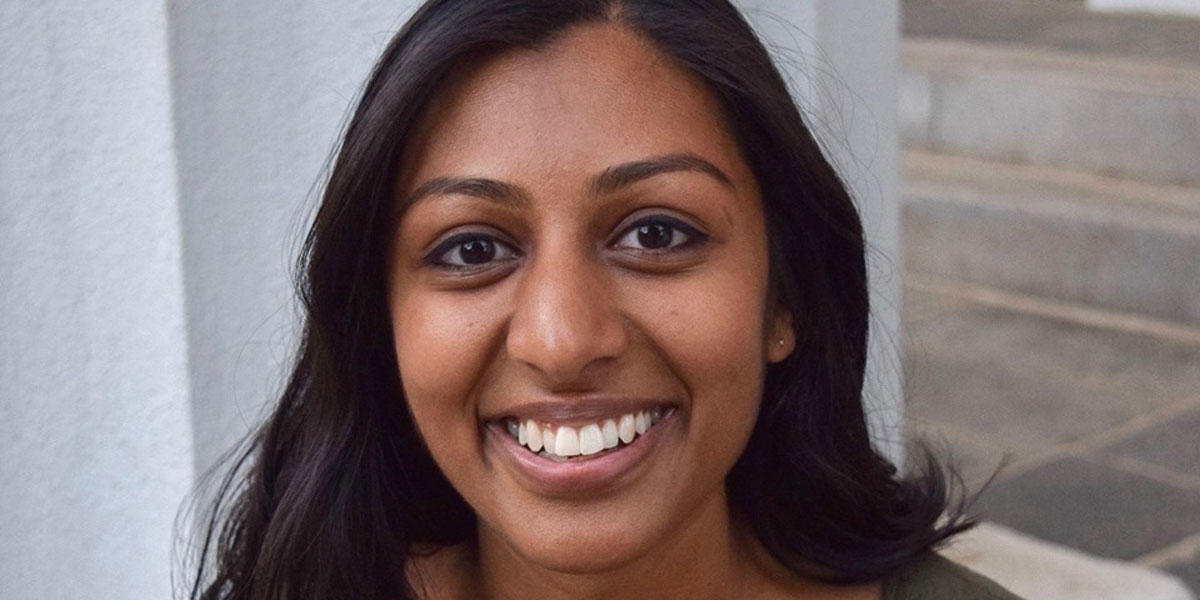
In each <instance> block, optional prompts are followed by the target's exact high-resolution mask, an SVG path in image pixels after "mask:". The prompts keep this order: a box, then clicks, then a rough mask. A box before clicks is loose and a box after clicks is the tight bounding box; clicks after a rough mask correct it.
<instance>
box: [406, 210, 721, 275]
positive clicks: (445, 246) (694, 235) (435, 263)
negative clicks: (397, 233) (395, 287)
mask: <svg viewBox="0 0 1200 600" xmlns="http://www.w3.org/2000/svg"><path fill="white" fill-rule="evenodd" d="M653 225H660V226H665V227H666V228H667V229H668V231H671V232H672V235H671V241H670V242H669V243H673V242H674V241H675V235H674V234H675V233H682V234H683V235H684V236H686V239H685V240H684V241H683V242H682V243H680V244H676V245H674V246H668V247H666V248H635V249H634V250H636V251H637V252H638V253H639V254H642V255H665V254H672V253H675V252H682V251H686V250H690V249H692V248H694V247H696V246H700V245H702V244H704V243H705V242H707V241H708V234H705V233H702V232H701V231H699V230H698V229H696V228H695V227H692V226H691V225H688V224H687V223H684V222H683V221H681V220H679V219H676V218H673V217H668V216H665V215H656V216H652V217H647V218H644V219H641V220H639V221H637V222H635V223H633V224H631V225H630V226H629V227H627V228H625V230H624V231H622V232H621V235H620V236H619V237H618V238H617V240H618V241H620V240H623V239H625V238H626V237H629V235H631V234H633V235H636V233H637V231H638V229H639V228H641V227H645V226H653ZM474 241H486V242H489V243H491V244H492V245H493V246H495V247H496V248H497V249H499V248H505V249H507V252H508V253H509V254H513V255H515V254H517V253H516V251H515V250H513V249H512V247H511V246H510V245H509V244H507V243H504V242H501V241H499V240H497V239H496V237H495V236H492V235H489V234H486V233H482V232H466V233H460V234H457V235H453V236H451V237H449V238H447V239H446V240H445V241H444V242H442V243H441V244H438V246H437V248H434V249H433V251H432V252H430V253H429V255H428V256H426V257H425V259H424V260H423V261H422V263H423V264H425V265H428V266H432V267H435V268H439V269H443V270H446V271H451V272H468V271H477V270H481V269H484V268H486V267H487V266H488V265H490V264H492V263H494V262H497V261H496V260H495V259H493V260H491V261H488V262H487V263H482V264H478V265H458V264H451V263H448V262H446V261H444V260H442V259H443V257H444V256H446V255H447V254H449V253H451V252H453V251H456V250H460V249H461V248H462V246H464V245H465V244H466V243H468V242H474ZM496 252H497V254H500V250H497V251H496Z"/></svg>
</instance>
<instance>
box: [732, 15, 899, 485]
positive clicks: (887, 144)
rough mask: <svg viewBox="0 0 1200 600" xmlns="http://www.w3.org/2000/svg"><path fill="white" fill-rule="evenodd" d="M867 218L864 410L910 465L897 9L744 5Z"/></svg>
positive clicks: (881, 440) (884, 443)
mask: <svg viewBox="0 0 1200 600" xmlns="http://www.w3.org/2000/svg"><path fill="white" fill-rule="evenodd" d="M738 4H739V5H740V6H741V7H743V9H744V10H745V12H746V15H747V17H749V18H750V20H751V22H752V23H754V26H755V27H756V28H757V29H758V31H759V32H760V33H761V34H762V35H763V36H764V37H765V38H766V40H767V42H768V44H769V47H771V48H772V50H773V51H774V55H775V58H776V60H777V61H778V63H779V64H780V67H781V68H782V69H783V71H784V72H785V77H788V78H789V79H790V83H791V84H792V87H793V93H794V94H795V96H796V97H797V98H798V100H799V102H800V105H801V107H802V109H803V111H804V113H805V117H806V118H807V120H808V122H809V124H810V126H811V127H812V129H813V131H814V133H815V134H816V136H817V138H818V140H819V141H820V142H821V145H822V147H823V148H824V149H825V151H826V153H827V154H828V155H829V156H830V157H831V158H832V160H833V163H834V165H835V166H836V167H837V170H838V172H839V173H840V174H841V176H842V179H843V180H844V181H845V182H846V184H847V185H848V186H849V187H850V190H851V192H852V194H853V195H854V198H855V200H856V201H857V203H858V206H859V209H860V211H861V212H862V217H863V226H864V229H865V230H866V235H867V243H868V245H869V250H868V257H867V263H868V268H869V270H870V285H871V311H872V316H871V331H870V337H871V341H870V359H869V360H868V363H867V382H866V386H865V392H864V394H865V398H864V408H865V410H866V411H867V417H868V419H869V421H870V424H871V427H872V434H873V436H874V437H875V440H876V445H877V447H879V448H880V449H881V450H882V451H883V452H885V453H886V454H887V455H888V456H890V457H891V458H892V459H893V460H896V461H898V462H901V461H902V460H903V436H902V432H901V419H902V417H903V410H904V397H903V378H902V370H901V365H900V339H899V333H898V332H899V327H900V313H899V306H900V272H899V268H900V261H899V255H900V236H899V221H900V183H899V131H898V125H897V115H896V111H897V108H896V106H897V85H898V83H897V82H898V79H897V78H898V69H899V55H898V47H899V46H898V45H899V35H900V21H899V7H898V5H897V2H896V0H742V1H740V2H738Z"/></svg>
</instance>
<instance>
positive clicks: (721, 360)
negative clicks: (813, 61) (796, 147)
mask: <svg viewBox="0 0 1200 600" xmlns="http://www.w3.org/2000/svg"><path fill="white" fill-rule="evenodd" d="M419 130H420V131H419V135H418V136H416V137H415V138H414V139H413V141H412V143H411V144H410V146H409V147H408V148H407V149H406V156H405V161H404V165H403V168H402V170H401V173H400V174H399V181H398V189H397V202H406V201H410V200H411V205H410V206H409V208H407V210H406V211H405V212H404V213H403V215H402V217H401V219H400V221H399V224H398V226H397V230H396V234H395V239H394V247H393V249H392V255H391V257H390V258H391V263H390V269H389V281H388V290H389V304H390V310H391V315H392V328H393V334H394V339H395V348H396V356H397V361H398V367H399V372H400V377H401V381H402V382H403V388H404V394H405V396H406V398H407V400H408V403H409V406H410V407H411V410H412V413H413V416H414V418H415V420H416V424H417V427H418V428H419V430H420V433H421V435H422V436H423V438H424V440H425V442H426V444H427V445H428V447H429V451H430V452H431V454H432V455H433V458H434V460H435V461H436V462H437V464H438V466H439V467H440V468H441V469H442V471H443V472H444V473H445V474H446V476H447V478H448V479H449V480H450V482H451V483H452V484H453V485H454V486H455V488H456V489H457V490H458V491H459V492H460V493H461V494H462V496H463V497H464V498H465V499H466V501H467V502H468V503H469V504H470V505H471V506H472V508H473V509H474V510H475V512H476V513H477V514H478V515H479V522H480V528H481V529H480V542H481V545H483V544H485V543H491V542H495V543H494V544H493V545H492V547H494V548H499V549H500V551H501V552H505V553H509V554H511V555H513V556H517V557H520V558H522V559H527V560H533V561H535V562H537V563H538V564H541V565H545V566H548V567H550V568H554V569H558V570H566V571H571V572H594V571H599V570H604V569H607V568H611V567H614V566H618V565H621V564H626V563H628V562H629V561H630V560H632V559H635V558H637V557H639V556H641V555H644V554H646V553H649V552H652V551H654V550H655V549H656V547H658V546H660V545H662V544H671V543H673V540H678V539H680V538H681V537H683V536H686V535H693V534H699V533H701V530H703V529H704V528H706V527H710V525H711V522H716V521H718V520H721V519H725V520H727V514H726V512H725V496H724V489H723V481H724V479H725V476H726V474H727V473H728V472H729V470H730V468H731V467H732V466H733V464H734V462H735V461H736V460H737V458H738V456H739V455H740V454H741V452H742V449H743V448H744V447H745V444H746V442H747V439H748V438H749V435H750V432H751V429H752V427H753V424H754V421H755V417H756V414H757V410H758V404H759V398H760V394H761V391H762V382H763V376H764V369H765V366H766V363H767V362H775V361H779V360H782V359H783V358H784V357H786V356H787V354H788V353H789V352H791V350H792V347H793V339H792V334H791V328H790V325H789V324H790V321H789V318H790V317H789V316H788V315H787V314H785V313H776V312H775V311H772V312H771V316H770V318H769V319H764V315H766V314H768V313H767V312H766V311H765V306H764V302H765V297H766V292H767V240H766V233H765V223H764V217H763V211H762V206H761V199H760V196H759V190H758V187H757V184H756V182H755V179H754V177H753V175H752V174H751V172H750V170H749V168H748V167H747V165H746V164H745V163H744V162H743V159H742V158H741V155H740V152H739V149H738V147H737V144H736V143H735V140H734V138H733V136H732V135H731V133H730V131H728V129H727V128H726V126H725V125H724V123H723V121H722V118H721V116H720V111H719V107H718V104H717V101H716V100H715V98H714V97H713V96H712V95H711V93H710V92H709V91H708V90H707V89H706V88H705V87H704V85H703V84H702V83H701V82H700V81H699V80H697V79H696V78H694V77H692V76H691V75H689V74H688V73H686V72H685V71H683V70H682V69H680V68H678V67H676V66H674V65H673V64H672V62H671V61H670V60H669V59H668V58H666V57H665V56H664V55H662V54H660V53H659V52H657V51H656V50H654V49H653V48H652V47H651V46H650V45H649V44H648V43H646V42H645V41H643V40H642V39H641V38H640V37H637V36H636V35H634V34H632V33H630V32H628V31H627V30H625V29H621V28H619V27H616V26H611V25H603V26H602V25H593V26H586V27H580V28H575V29H572V30H570V32H569V33H568V35H566V36H564V37H563V38H561V39H560V40H559V41H557V42H556V43H555V44H553V45H551V46H549V47H547V48H545V49H543V50H540V51H531V50H511V51H507V52H504V53H502V54H499V55H496V56H493V57H490V58H488V59H486V60H483V61H477V62H474V63H472V64H469V65H463V66H461V67H460V68H457V69H455V71H454V73H453V75H452V76H451V77H450V79H449V80H448V81H447V82H445V83H444V84H443V85H442V86H441V88H440V90H439V91H438V92H437V94H436V95H435V97H434V99H433V100H432V102H431V104H430V108H429V111H428V114H427V115H426V116H425V118H424V120H423V122H422V124H421V127H420V128H419ZM522 441H523V442H524V444H523V445H522V443H521V442H522ZM689 532H690V533H689Z"/></svg>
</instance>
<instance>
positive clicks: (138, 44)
mask: <svg viewBox="0 0 1200 600" xmlns="http://www.w3.org/2000/svg"><path fill="white" fill-rule="evenodd" d="M414 4H415V2H413V1H412V0H402V1H399V2H395V1H392V2H386V1H384V0H356V1H355V2H351V3H338V4H336V5H335V4H333V3H303V4H302V3H284V2H256V3H246V2H236V1H233V0H206V1H204V2H199V1H194V0H168V1H167V2H166V3H165V6H164V2H162V1H161V0H158V1H152V0H140V1H135V2H125V3H115V4H114V3H106V4H105V5H104V6H103V8H101V7H99V5H87V4H86V3H76V2H70V1H68V0H43V1H42V2H15V1H10V2H0V72H2V73H3V74H4V76H3V77H0V481H3V482H4V485H2V486H0V539H2V540H3V542H2V543H0V598H3V599H4V600H9V599H26V598H28V599H35V598H36V599H42V598H56V599H57V598H165V597H169V595H170V593H169V570H170V567H171V560H172V556H171V553H170V547H171V539H170V536H171V525H172V519H173V518H174V516H175V514H176V510H177V509H178V508H179V507H180V505H181V503H182V502H183V501H184V499H185V495H186V494H187V493H188V492H189V491H190V486H191V485H192V482H193V481H194V479H195V477H196V476H197V475H198V474H199V473H200V472H202V471H203V470H205V469H207V468H208V467H209V466H210V465H211V464H212V463H213V461H214V459H215V458H216V457H217V456H218V455H219V454H220V453H221V452H223V451H224V450H225V449H226V448H227V447H228V446H229V445H230V444H232V443H233V442H234V441H236V439H237V438H238V437H240V436H241V435H242V434H243V433H244V432H245V431H246V430H247V429H248V428H249V427H250V426H251V425H252V424H253V423H254V422H255V421H256V420H257V418H258V417H259V416H260V415H261V410H262V406H263V405H264V403H266V402H269V401H271V400H273V398H274V396H275V395H276V393H277V392H278V390H279V386H280V384H281V381H282V378H283V375H284V373H283V370H284V368H285V367H286V364H287V359H288V358H289V355H290V352H291V349H292V347H293V344H294V342H295V339H294V334H295V323H296V320H295V314H294V311H293V306H292V303H291V287H290V281H289V278H290V275H291V266H292V262H293V260H294V255H295V252H296V250H297V246H298V243H299V241H300V239H301V237H302V236H303V233H304V230H305V227H306V225H307V223H308V219H309V217H310V209H311V207H312V205H313V203H314V202H315V198H314V197H312V196H310V190H311V189H312V188H313V186H314V185H316V184H318V183H319V177H320V174H321V167H322V165H323V164H324V161H325V159H326V157H327V156H328V153H329V151H330V149H331V148H332V146H333V144H334V142H335V141H336V138H337V134H338V132H339V130H340V126H341V124H342V119H343V117H344V115H345V114H346V111H347V110H348V109H349V105H350V103H351V102H352V100H353V99H354V98H355V96H356V94H357V92H358V89H359V86H360V85H361V84H362V81H363V79H364V78H365V76H366V74H367V72H368V69H369V68H370V66H371V64H372V62H373V61H374V59H375V57H376V56H377V54H378V53H379V52H380V50H382V48H383V46H384V44H385V43H386V42H387V40H388V39H389V37H390V35H391V34H392V33H394V32H395V31H396V29H397V28H398V27H399V25H400V24H402V22H403V20H404V18H406V17H407V15H408V14H409V13H410V12H411V10H412V8H413V5H414ZM741 4H743V5H745V6H747V7H748V8H750V10H751V15H752V19H753V20H755V21H756V22H758V24H759V25H760V26H763V27H764V33H766V34H767V35H768V37H770V38H771V39H773V40H774V42H775V44H776V45H779V46H781V47H783V48H792V49H796V50H797V51H798V56H800V57H802V58H804V60H805V61H806V62H805V63H804V64H799V65H793V66H794V67H796V68H795V69H792V72H793V76H794V77H796V78H797V80H798V83H799V85H798V86H797V90H798V91H799V92H800V93H801V94H803V95H804V98H805V102H806V104H808V105H809V106H812V107H813V110H814V111H816V112H815V114H819V115H820V116H819V117H815V118H816V120H817V121H818V122H820V123H822V125H820V126H819V127H818V133H819V134H820V135H821V136H822V138H823V139H824V141H825V142H826V143H827V146H828V147H829V148H830V150H831V151H832V152H833V153H834V154H835V155H836V156H837V162H838V163H839V164H841V165H842V167H843V173H845V174H846V177H847V179H848V181H849V182H850V183H851V185H852V186H853V187H854V188H855V191H856V192H857V193H858V196H859V198H860V202H861V204H862V206H863V207H864V211H865V214H866V221H867V224H868V229H869V232H870V234H871V236H872V240H871V242H872V245H873V246H874V247H875V249H876V250H877V252H878V253H877V254H873V255H872V258H873V261H872V268H873V269H874V271H873V280H872V286H873V290H874V292H875V296H874V300H875V303H876V306H877V307H884V308H883V310H882V311H881V312H879V313H878V315H877V319H876V322H875V326H876V327H875V328H874V329H873V337H874V339H875V340H876V341H875V342H874V343H875V346H874V348H875V350H874V352H875V354H876V355H877V358H876V360H875V361H874V362H873V363H872V369H871V378H872V379H871V383H870V386H869V390H870V395H871V398H872V400H871V402H872V403H873V404H872V405H871V406H872V407H873V408H872V418H873V419H874V421H873V424H874V425H875V427H876V430H877V431H878V432H881V433H882V434H883V435H885V436H888V437H890V436H891V435H892V434H891V433H890V432H891V428H892V427H893V426H894V424H896V423H898V421H899V415H900V402H901V399H900V395H899V384H898V381H899V380H898V377H899V369H898V368H895V367H894V360H892V359H890V358H888V359H885V360H879V359H878V356H891V355H892V350H894V348H892V347H891V346H889V344H888V341H887V340H889V339H890V337H891V332H892V331H894V330H895V311H894V310H890V309H888V308H886V307H889V306H895V305H896V304H897V298H898V294H899V291H898V285H897V283H896V282H897V279H896V277H895V274H894V272H893V270H892V269H891V266H892V265H893V264H894V261H893V260H892V258H891V257H894V256H895V255H896V246H897V244H896V239H895V222H896V218H895V216H896V208H897V204H896V190H897V186H896V182H895V173H896V147H895V138H896V125H895V118H894V116H893V115H892V112H893V111H894V103H895V77H896V72H895V69H896V45H895V40H896V35H897V30H896V10H895V8H896V4H895V0H840V1H839V0H801V1H793V0H747V1H746V2H743V3H741ZM335 6H336V8H335ZM755 10H758V12H757V13H756V12H755ZM764 10H765V11H767V12H769V13H773V14H777V15H778V16H780V17H784V18H786V19H788V20H790V21H792V22H793V23H795V24H796V25H797V26H798V27H785V26H782V25H781V24H779V23H778V22H776V25H779V27H777V28H776V29H775V30H770V22H771V21H772V19H771V18H770V16H769V15H766V13H764V12H763V11H764ZM764 19H765V21H764ZM764 23H766V25H764ZM813 32H816V33H815V34H813ZM777 36H778V37H777ZM817 47H820V48H822V49H823V52H817V50H816V48H817ZM818 72H819V74H817V75H813V73H818ZM850 90H853V92H851V91H850ZM847 148H850V149H852V152H848V151H847V150H846V149H847ZM881 256H882V257H887V258H886V259H885V260H878V258H879V257H881ZM880 342H882V343H880ZM879 365H882V367H880V366H879ZM884 445H885V447H888V448H893V447H892V446H891V445H889V444H887V443H885V444H884ZM893 450H894V448H893Z"/></svg>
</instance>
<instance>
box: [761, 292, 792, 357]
mask: <svg viewBox="0 0 1200 600" xmlns="http://www.w3.org/2000/svg"><path fill="white" fill-rule="evenodd" d="M768 331H770V335H768V336H767V340H766V344H767V347H766V352H765V353H764V354H766V356H767V362H769V363H777V362H780V361H782V360H783V359H785V358H787V357H788V356H790V355H791V354H792V351H793V350H795V349H796V330H795V329H793V328H792V311H790V310H787V309H786V308H783V307H782V306H781V307H779V308H777V309H775V314H774V316H773V317H772V318H771V323H769V327H768Z"/></svg>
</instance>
